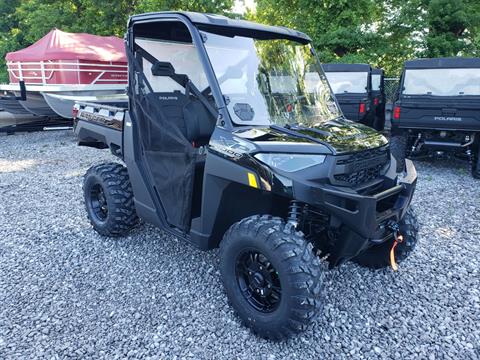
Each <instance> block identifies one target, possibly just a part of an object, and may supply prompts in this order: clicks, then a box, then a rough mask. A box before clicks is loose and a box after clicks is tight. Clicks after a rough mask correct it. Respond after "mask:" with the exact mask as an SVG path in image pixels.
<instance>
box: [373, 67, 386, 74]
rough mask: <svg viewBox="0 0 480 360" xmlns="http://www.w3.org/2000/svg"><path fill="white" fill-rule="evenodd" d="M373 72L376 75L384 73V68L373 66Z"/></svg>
mask: <svg viewBox="0 0 480 360" xmlns="http://www.w3.org/2000/svg"><path fill="white" fill-rule="evenodd" d="M372 74H375V75H383V69H379V68H373V69H372Z"/></svg>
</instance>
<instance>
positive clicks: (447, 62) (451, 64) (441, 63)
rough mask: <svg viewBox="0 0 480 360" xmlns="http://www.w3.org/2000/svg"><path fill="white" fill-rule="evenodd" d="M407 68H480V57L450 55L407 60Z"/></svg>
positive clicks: (405, 65)
mask: <svg viewBox="0 0 480 360" xmlns="http://www.w3.org/2000/svg"><path fill="white" fill-rule="evenodd" d="M404 67H405V69H430V68H480V58H463V57H448V58H435V59H416V60H410V61H405V64H404Z"/></svg>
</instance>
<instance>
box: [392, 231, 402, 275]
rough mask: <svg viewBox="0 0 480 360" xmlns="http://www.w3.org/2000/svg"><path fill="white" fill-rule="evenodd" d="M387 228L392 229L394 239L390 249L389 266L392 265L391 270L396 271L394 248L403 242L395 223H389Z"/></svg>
mask: <svg viewBox="0 0 480 360" xmlns="http://www.w3.org/2000/svg"><path fill="white" fill-rule="evenodd" d="M389 228H390V229H391V230H392V231H393V238H394V239H395V241H394V242H393V246H392V248H391V249H390V266H391V267H392V269H393V271H397V270H398V265H397V262H396V261H395V248H396V247H397V245H398V244H399V243H402V242H403V236H402V235H401V234H399V227H398V224H397V223H392V224H390V225H389Z"/></svg>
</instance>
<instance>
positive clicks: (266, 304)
mask: <svg viewBox="0 0 480 360" xmlns="http://www.w3.org/2000/svg"><path fill="white" fill-rule="evenodd" d="M220 272H221V275H222V281H223V284H224V286H225V289H226V292H227V295H228V298H229V300H230V302H231V304H232V305H233V308H234V310H235V311H236V313H237V314H238V315H239V317H240V318H241V320H242V321H243V323H244V324H245V325H246V326H248V327H250V328H251V329H252V330H253V331H254V332H255V333H256V334H258V335H259V336H261V337H264V338H268V339H274V340H280V339H283V338H287V337H289V336H291V335H293V334H295V333H298V332H300V331H303V330H305V329H306V328H307V327H308V325H310V324H311V323H312V322H313V321H314V320H315V318H316V317H317V315H318V314H319V312H320V311H321V305H322V299H321V298H322V284H323V272H322V268H321V264H320V259H319V258H318V257H317V256H316V255H315V254H314V250H313V247H312V244H310V243H309V242H308V241H307V240H305V238H304V237H303V234H302V233H301V232H297V231H295V229H293V227H289V225H286V224H285V222H284V221H283V220H282V219H280V218H276V217H272V216H252V217H249V218H246V219H243V220H241V221H239V222H237V223H235V224H234V225H232V226H231V227H230V229H229V230H228V231H227V232H226V234H225V236H224V238H223V240H222V242H221V243H220Z"/></svg>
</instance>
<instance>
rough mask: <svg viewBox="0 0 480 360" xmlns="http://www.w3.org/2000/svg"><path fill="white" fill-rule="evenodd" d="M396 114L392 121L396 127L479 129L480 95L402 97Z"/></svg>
mask: <svg viewBox="0 0 480 360" xmlns="http://www.w3.org/2000/svg"><path fill="white" fill-rule="evenodd" d="M396 106H399V107H400V118H399V119H392V123H396V125H397V126H398V127H400V128H428V129H445V130H448V129H451V130H479V131H480V98H477V99H471V98H467V99H466V98H447V99H444V98H442V99H438V98H435V97H422V98H409V99H405V98H402V99H401V101H400V102H398V103H397V104H396Z"/></svg>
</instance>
